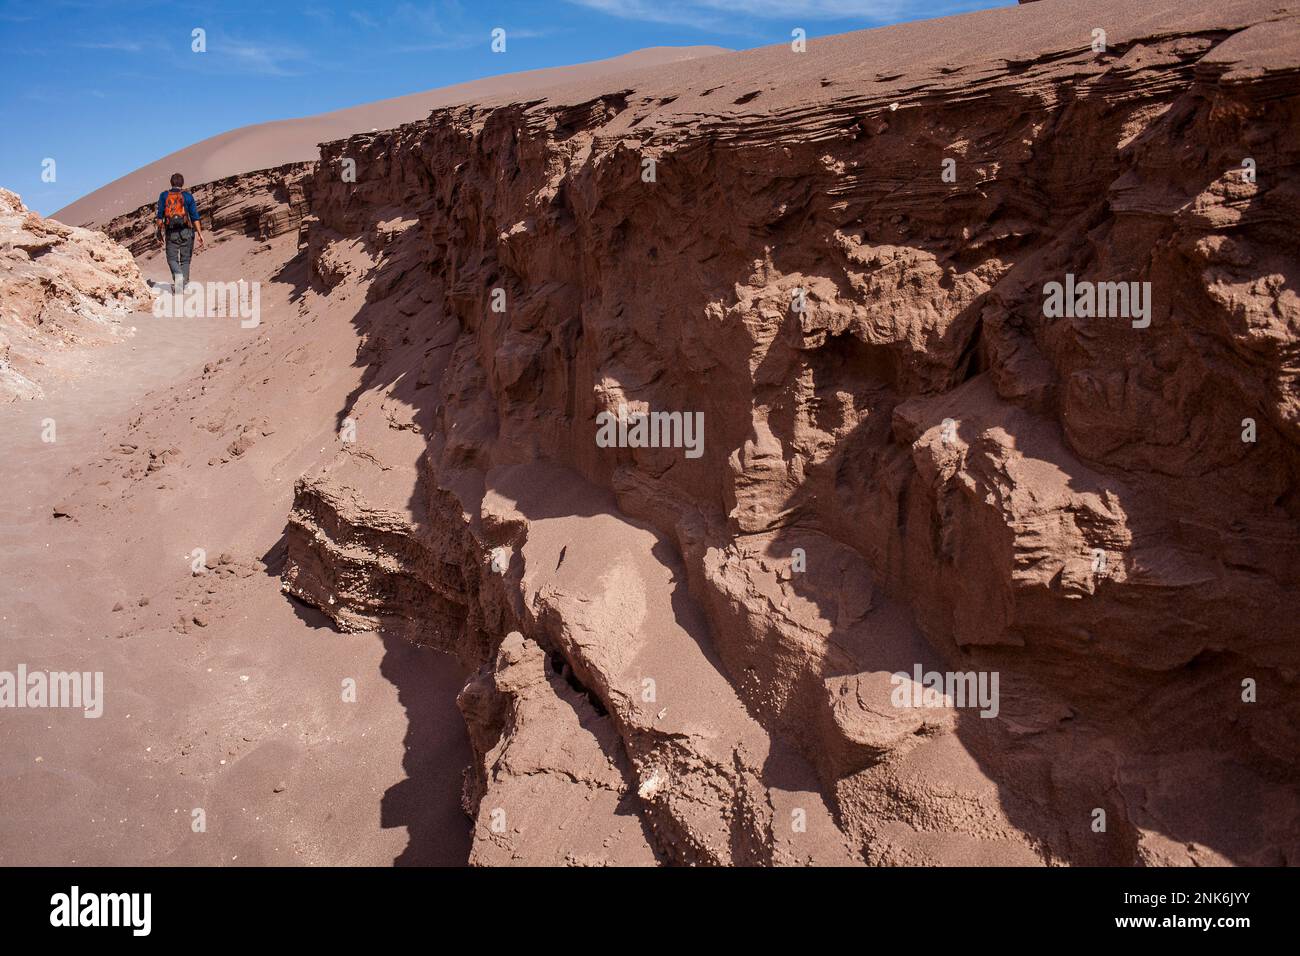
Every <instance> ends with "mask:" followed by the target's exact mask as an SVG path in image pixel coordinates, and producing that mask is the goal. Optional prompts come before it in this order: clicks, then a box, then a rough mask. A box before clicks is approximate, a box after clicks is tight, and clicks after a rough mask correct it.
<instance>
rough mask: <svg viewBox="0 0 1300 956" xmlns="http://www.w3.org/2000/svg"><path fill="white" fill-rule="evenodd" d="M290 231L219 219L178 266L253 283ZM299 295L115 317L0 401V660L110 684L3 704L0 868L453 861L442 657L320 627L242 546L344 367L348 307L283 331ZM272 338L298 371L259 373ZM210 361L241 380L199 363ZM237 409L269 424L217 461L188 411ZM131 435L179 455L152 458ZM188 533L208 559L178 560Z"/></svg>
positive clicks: (450, 725)
mask: <svg viewBox="0 0 1300 956" xmlns="http://www.w3.org/2000/svg"><path fill="white" fill-rule="evenodd" d="M285 242H289V243H291V242H292V240H291V239H289V238H288V237H282V241H281V242H280V243H278V244H273V247H274V248H270V249H268V248H267V247H262V248H254V244H252V243H251V242H248V241H246V240H241V239H236V240H231V241H229V242H227V243H223V244H221V245H218V246H217V247H215V248H214V249H212V250H210V251H209V252H208V253H207V254H206V255H205V256H202V257H200V258H199V259H198V260H197V262H198V263H199V264H201V265H202V268H203V271H204V277H207V278H221V279H227V280H229V279H234V278H237V277H240V276H249V277H257V276H258V275H259V273H260V274H261V275H262V276H263V278H264V281H265V280H269V278H270V276H271V275H273V274H275V273H276V272H277V271H278V268H279V266H280V265H281V264H282V263H283V262H284V260H285V259H287V258H289V257H290V256H291V255H292V248H291V246H288V245H284V243H285ZM142 265H143V266H144V267H145V271H146V275H149V276H151V277H158V278H161V270H159V269H158V268H157V265H156V262H153V261H152V259H151V260H150V261H148V262H145V263H142ZM196 271H197V266H196ZM294 294H295V288H294V284H293V283H292V282H291V281H278V282H269V281H265V285H264V289H263V313H264V321H263V324H262V326H261V327H260V328H258V329H256V330H253V331H249V330H243V329H240V328H239V325H238V323H237V322H234V321H232V320H222V319H201V320H193V319H191V320H171V321H167V320H159V319H155V318H154V317H153V316H152V315H149V314H147V313H144V314H140V315H137V316H134V317H132V318H130V319H129V320H127V324H128V325H135V326H136V328H137V330H138V331H137V333H136V335H135V337H134V338H132V339H131V340H128V341H126V342H124V343H122V344H119V345H113V346H107V347H104V348H101V349H96V350H91V351H89V352H87V353H86V356H85V360H84V364H85V370H84V373H83V374H81V375H80V376H79V377H78V378H76V379H75V380H73V381H70V382H68V383H65V384H63V385H58V386H56V387H54V388H53V389H51V390H50V391H51V395H50V397H48V398H47V399H44V400H42V401H39V402H26V403H20V404H12V405H9V406H5V407H2V408H0V435H3V437H4V447H5V455H4V456H3V458H2V459H0V484H2V485H3V487H4V489H5V491H4V494H3V496H0V670H7V671H11V672H12V671H16V670H17V668H18V665H19V664H25V665H26V666H27V668H28V670H29V671H35V670H78V671H92V672H94V671H102V672H103V674H104V700H105V703H104V713H103V716H101V717H99V718H98V719H88V718H86V717H85V716H83V713H82V712H81V711H80V710H71V709H48V708H47V709H4V710H0V864H69V863H80V864H141V863H144V864H148V863H184V864H230V863H234V864H291V863H312V864H380V865H383V864H388V863H391V862H393V861H394V860H397V861H399V862H403V863H458V862H463V861H464V860H465V858H466V854H467V851H468V845H469V823H468V821H467V820H466V819H465V817H464V816H463V814H462V813H461V811H460V809H459V791H460V783H461V780H460V769H461V768H462V767H464V766H465V765H466V763H467V762H468V760H469V753H468V746H467V743H466V741H465V739H464V730H463V725H462V723H461V720H460V716H459V714H458V713H457V711H456V707H455V702H454V701H455V694H456V692H457V690H458V689H459V687H460V686H461V683H462V678H461V675H460V674H459V673H458V672H457V670H456V667H455V665H454V664H453V663H451V662H450V660H449V659H448V658H444V657H442V656H440V655H438V654H436V653H435V652H432V651H427V650H421V649H417V648H414V647H412V646H410V645H408V644H406V643H404V642H400V641H384V640H380V639H379V638H378V637H377V636H375V635H356V634H353V635H344V634H337V633H335V632H334V631H332V630H331V629H330V628H329V627H328V626H326V625H325V623H324V621H323V619H322V618H321V617H320V616H318V615H315V614H314V612H311V611H308V610H306V609H303V608H298V607H296V606H295V605H294V604H292V603H291V602H290V601H288V600H287V599H286V598H285V597H284V596H283V595H282V594H281V593H280V590H279V581H278V579H277V578H276V577H274V576H272V575H269V574H267V573H265V571H264V570H263V569H262V568H261V567H260V565H259V564H258V563H257V560H256V559H260V558H262V557H263V556H264V555H267V554H268V553H271V554H272V555H273V554H274V548H275V545H276V543H277V541H278V539H279V535H280V531H281V529H282V527H283V524H284V516H285V515H286V514H287V512H288V507H289V504H290V501H291V497H292V485H293V479H294V478H295V477H296V476H297V474H299V473H301V471H300V470H298V469H302V468H304V467H306V464H307V463H309V462H310V461H312V460H314V458H315V456H316V455H317V454H319V451H320V449H321V448H322V447H323V446H324V444H325V443H326V442H327V441H328V440H329V439H330V437H331V434H330V433H331V432H332V429H333V427H334V425H333V422H334V417H335V415H336V414H337V411H338V410H339V408H340V407H342V404H343V402H344V400H345V397H346V395H347V394H348V392H349V390H350V389H352V388H353V387H354V386H355V385H356V382H357V380H358V375H359V372H358V370H356V369H354V368H351V362H350V352H351V350H353V349H355V343H356V333H355V331H354V330H353V329H352V327H351V325H350V324H349V323H348V322H347V321H346V316H339V317H335V318H330V319H321V320H319V323H320V324H318V325H316V326H314V327H313V328H312V330H311V333H312V334H311V335H309V336H308V337H306V338H303V337H301V334H300V333H301V326H302V325H303V324H310V323H313V322H317V320H316V319H314V318H312V317H304V316H301V315H299V314H298V312H297V309H296V308H295V307H294V306H293V305H292V303H291V297H292V296H293V295H294ZM326 322H328V323H329V326H328V328H322V326H323V325H324V323H326ZM314 346H319V347H320V350H321V351H320V353H319V354H313V353H312V348H313V347H314ZM289 351H294V352H297V353H300V354H299V356H298V359H297V360H296V361H298V362H299V364H303V365H305V366H307V367H306V368H304V369H300V370H299V371H301V372H302V374H303V375H304V376H305V377H307V378H310V379H311V381H312V385H311V387H310V388H304V387H303V383H302V382H298V381H295V382H289V383H286V382H284V381H281V380H280V379H283V378H291V377H292V376H281V377H280V378H279V379H277V378H276V377H275V376H273V375H272V374H271V372H272V370H273V368H274V367H276V366H280V367H282V366H283V364H284V362H285V361H286V358H285V354H286V352H289ZM236 355H238V356H239V361H238V363H237V362H236V361H234V360H233V357H234V356H236ZM223 356H230V357H231V360H229V361H228V362H227V364H226V365H223V366H221V367H222V368H226V369H229V368H232V367H234V366H235V365H236V364H238V367H239V370H240V375H239V376H238V377H236V375H235V374H234V373H233V372H226V373H224V374H223V375H221V376H216V375H214V374H208V373H205V372H204V371H203V370H204V367H205V364H208V365H209V367H212V364H213V363H215V362H216V361H217V360H218V359H219V358H220V357H223ZM340 357H341V361H340V360H339V359H340ZM272 389H279V390H280V391H279V393H277V394H271V390H272ZM295 396H296V397H297V399H298V400H297V401H295ZM253 418H255V419H256V421H257V422H259V427H260V429H261V431H265V432H267V433H268V434H267V436H266V437H263V438H262V440H261V441H260V443H259V444H258V445H257V447H254V448H251V449H250V450H249V451H248V452H247V453H245V454H242V455H241V456H239V457H238V458H237V459H235V460H232V461H229V462H227V461H225V460H224V459H217V458H213V457H212V455H213V450H212V446H213V445H214V443H220V444H221V445H223V446H224V445H225V444H227V443H228V442H229V436H228V435H225V434H220V433H217V432H213V431H208V430H205V429H204V428H201V427H197V426H198V425H199V424H201V423H203V422H205V421H210V420H213V419H217V420H221V421H226V420H229V421H230V422H234V423H238V422H240V421H242V420H244V419H250V420H251V419H253ZM46 419H53V420H54V421H55V423H56V428H57V441H55V442H54V443H46V442H43V441H42V440H41V432H42V423H43V422H44V420H46ZM259 434H260V432H259ZM142 437H143V438H146V439H147V440H148V442H149V444H148V445H147V446H146V445H145V443H144V441H142V440H141V439H142ZM124 442H125V443H126V445H125V446H123V444H122V443H124ZM131 444H134V445H136V446H137V447H136V448H135V449H134V451H131V452H128V451H126V450H125V449H126V448H129V446H130V445H131ZM149 448H156V449H158V450H162V449H168V448H175V449H176V450H177V451H176V453H175V454H174V455H169V456H168V459H167V460H166V463H165V466H164V467H162V468H161V469H157V470H155V471H153V472H150V471H148V470H147V468H148V465H149V460H150V459H149V458H148V449H149ZM226 457H229V456H226ZM55 503H58V504H59V505H60V510H65V511H68V512H70V514H71V517H70V518H55V517H53V515H52V510H53V509H52V506H53V505H54V504H55ZM196 546H203V547H205V548H206V550H207V551H208V552H209V553H208V557H207V563H208V565H209V566H210V567H212V568H213V569H214V570H211V571H207V572H205V573H202V574H199V575H193V574H192V573H191V567H190V560H189V558H188V557H187V555H188V554H189V553H190V552H191V550H192V548H193V547H196ZM223 553H225V554H228V555H229V556H230V557H229V558H228V559H227V563H226V564H225V565H221V564H220V563H219V561H220V559H219V557H218V556H219V555H221V554H223ZM142 600H146V601H147V603H144V604H142V603H141V601H142ZM117 605H120V606H121V607H120V609H119V610H114V608H115V606H117ZM196 616H197V617H198V618H199V620H201V621H202V622H203V626H199V624H198V623H196V621H195V617H196ZM345 679H351V680H353V681H355V685H356V701H355V702H349V701H345V700H344V699H343V696H344V695H343V691H342V688H343V682H344V680H345ZM277 791H278V792H277ZM196 810H201V811H202V817H203V820H204V823H205V824H206V829H205V830H202V831H201V832H196V825H195V818H196V814H195V811H196Z"/></svg>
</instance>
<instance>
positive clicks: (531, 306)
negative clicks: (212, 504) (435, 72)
mask: <svg viewBox="0 0 1300 956" xmlns="http://www.w3.org/2000/svg"><path fill="white" fill-rule="evenodd" d="M1055 6H1056V5H1054V4H1051V3H1044V4H1031V5H1028V6H1025V7H1023V8H1019V9H1015V8H1013V9H1008V10H1002V11H994V12H990V13H988V14H981V15H979V16H977V17H968V18H959V21H960V28H959V29H956V30H955V33H954V32H953V31H954V28H953V27H951V26H950V24H952V23H955V22H958V21H944V23H946V24H949V26H946V27H941V26H940V25H933V24H913V25H908V26H905V27H895V28H890V29H888V30H880V31H870V32H867V33H863V34H854V35H850V36H846V37H840V38H833V39H830V40H823V41H815V42H813V43H812V44H810V46H809V49H808V51H807V52H806V53H803V54H798V53H794V52H792V51H790V50H788V49H784V48H776V49H774V50H763V51H756V52H754V53H749V54H738V55H736V56H734V57H729V58H727V60H726V66H725V67H721V68H720V67H718V66H717V65H716V64H714V66H713V67H711V68H710V69H711V70H712V72H709V70H706V69H705V67H703V66H692V65H690V64H687V65H684V66H683V67H681V68H680V70H678V71H677V72H675V73H674V74H673V75H671V76H670V75H667V74H664V73H655V72H651V73H645V74H636V75H633V76H631V77H629V79H628V82H627V85H626V87H624V88H617V89H615V88H611V89H610V90H609V91H608V92H606V93H604V94H603V95H599V96H585V97H582V98H580V97H578V96H576V95H571V96H570V95H565V94H564V93H557V94H556V95H555V96H552V97H549V98H548V99H546V100H544V101H541V102H534V103H522V104H520V103H516V104H510V103H501V104H496V105H491V104H489V105H485V106H463V107H455V108H448V109H443V110H438V111H435V112H434V114H433V115H432V116H431V117H430V119H429V121H428V122H424V123H417V124H411V125H408V126H404V127H402V128H400V129H398V130H393V131H388V132H383V133H374V134H367V135H362V136H356V137H353V138H352V139H349V140H347V141H345V142H338V143H332V144H327V145H326V146H324V147H323V148H322V162H321V164H320V166H319V168H318V169H316V171H315V175H314V179H313V180H312V182H311V184H310V196H311V212H312V215H311V216H310V217H308V218H307V220H306V221H305V229H306V232H307V241H308V253H307V254H308V256H309V258H310V266H311V271H312V281H313V288H312V289H311V290H308V291H307V292H306V293H305V307H311V304H312V302H313V301H316V302H319V301H323V300H324V299H325V298H327V297H328V298H331V299H333V300H335V301H339V300H342V301H347V302H350V303H352V304H353V305H355V307H356V321H357V322H358V323H359V324H360V326H361V327H362V328H363V329H364V330H365V332H366V335H367V345H366V347H365V349H364V350H363V351H362V353H361V354H360V355H359V356H358V361H360V362H363V363H365V365H366V366H367V367H368V370H369V378H368V380H367V387H366V388H365V389H364V390H362V391H361V392H360V393H359V394H357V395H356V396H355V401H354V403H353V404H352V405H351V406H350V407H349V408H348V409H345V410H343V412H342V413H341V418H342V421H341V433H342V434H343V435H344V436H345V438H344V441H343V443H342V444H341V445H340V449H341V450H339V451H338V452H337V453H336V454H331V455H329V456H327V458H326V460H324V461H322V465H321V467H320V468H319V469H318V470H317V471H315V472H313V473H311V474H308V475H306V476H304V478H303V479H302V480H301V481H300V482H299V486H298V489H297V495H296V501H295V505H294V509H293V513H292V515H291V516H290V527H289V532H288V561H287V564H286V566H285V569H284V582H285V588H286V590H287V591H289V592H290V593H291V594H293V595H295V596H297V597H298V598H301V599H303V600H306V601H309V602H310V603H312V604H315V605H316V606H318V607H320V608H321V609H323V610H324V611H326V612H327V613H328V614H330V615H331V616H332V617H333V619H334V620H335V621H336V623H337V624H338V625H339V626H340V627H343V628H345V629H369V628H373V627H379V628H382V629H385V630H387V631H391V632H397V633H402V634H405V635H406V636H408V637H410V638H411V639H413V640H417V641H420V642H424V643H428V644H432V645H434V646H437V647H439V648H441V649H443V650H446V651H448V652H451V653H454V654H456V655H457V656H459V657H460V658H461V659H462V660H463V661H464V662H465V663H466V664H467V665H468V666H469V667H470V668H471V669H472V670H475V671H476V673H477V676H476V677H475V678H474V679H473V680H472V681H471V682H470V683H469V685H468V686H467V687H466V688H465V690H464V691H463V692H462V694H461V699H460V703H461V709H462V712H463V713H464V715H465V718H466V722H467V726H468V728H469V733H470V738H471V741H472V743H473V746H474V750H475V753H476V757H477V760H476V765H475V766H474V767H473V768H471V770H470V772H469V773H468V774H467V779H466V789H465V793H466V809H467V811H468V812H470V813H471V814H472V815H474V816H475V819H476V835H475V849H474V851H473V857H472V859H473V861H474V862H478V863H498V862H510V861H523V862H532V863H551V862H571V863H573V862H576V863H590V862H608V861H615V862H617V861H623V862H645V863H654V862H681V863H763V864H766V863H806V862H818V863H844V862H854V861H860V862H867V863H873V864H927V863H928V864H933V863H1034V862H1043V863H1050V864H1058V863H1071V864H1132V863H1150V864H1189V863H1191V864H1194V863H1216V862H1232V863H1246V864H1265V863H1270V864H1279V863H1286V862H1291V863H1294V862H1295V861H1296V860H1297V859H1300V800H1298V799H1297V790H1296V780H1295V770H1294V768H1295V764H1296V759H1297V756H1300V694H1298V693H1297V684H1296V680H1297V670H1298V669H1300V628H1297V625H1296V623H1295V620H1294V613H1295V608H1296V606H1297V597H1298V596H1300V572H1298V571H1297V567H1298V566H1300V562H1298V560H1297V559H1300V494H1298V493H1297V487H1300V483H1298V482H1297V478H1298V476H1300V401H1298V397H1300V396H1298V392H1297V370H1298V368H1300V364H1298V361H1300V347H1298V345H1297V342H1298V341H1300V299H1298V298H1297V291H1296V288H1297V287H1296V283H1297V279H1298V278H1300V273H1298V272H1297V261H1300V260H1298V259H1297V252H1298V251H1300V250H1298V246H1300V242H1298V241H1297V239H1296V233H1295V229H1294V223H1295V221H1296V217H1297V214H1298V213H1300V191H1298V189H1297V183H1300V178H1297V173H1298V172H1300V168H1298V167H1300V115H1297V110H1298V104H1300V100H1297V95H1298V94H1300V18H1298V17H1297V13H1296V11H1295V10H1292V9H1290V8H1287V7H1282V6H1279V5H1278V4H1276V3H1255V2H1237V3H1218V4H1208V3H1195V4H1184V5H1181V6H1180V7H1179V12H1178V15H1177V16H1176V17H1172V16H1170V15H1163V17H1162V15H1161V14H1160V12H1159V11H1154V12H1153V11H1152V10H1150V9H1147V8H1143V10H1142V11H1136V10H1132V9H1130V8H1128V7H1126V6H1125V5H1119V4H1093V5H1088V4H1084V5H1083V6H1084V7H1085V8H1087V9H1085V10H1084V11H1083V13H1087V14H1089V16H1086V17H1081V18H1076V19H1074V20H1072V21H1071V22H1070V23H1062V22H1061V17H1060V16H1059V11H1058V12H1054V8H1055ZM1094 8H1095V9H1094ZM1072 9H1073V8H1072ZM1094 20H1097V21H1099V22H1100V23H1102V24H1104V27H1105V29H1106V30H1107V34H1108V36H1107V47H1106V49H1105V51H1104V52H1095V51H1094V50H1092V49H1090V47H1089V30H1090V29H1091V27H1092V25H1093V21H1094ZM1012 23H1014V24H1016V26H1017V28H1018V30H1019V33H1018V34H1017V35H1016V37H1015V38H1014V40H1012V39H1000V38H1001V37H1003V35H1004V34H1009V32H1010V31H1009V30H1008V29H1007V25H1008V24H1012ZM941 30H948V31H950V33H952V35H950V33H942V34H941ZM954 36H955V37H957V38H958V39H956V40H954ZM1026 38H1028V39H1026ZM954 44H955V45H954ZM954 50H955V51H956V52H954ZM719 75H720V76H721V79H720V80H718V81H717V82H714V83H712V85H710V84H709V83H706V82H703V80H705V79H708V78H709V77H714V78H715V79H716V78H717V77H718V76H719ZM345 160H352V161H354V162H355V169H356V182H350V181H346V180H345V179H344V177H343V176H342V175H341V172H342V170H343V168H344V166H345V163H344V161H345ZM949 160H952V161H953V162H952V163H949V162H947V161H949ZM1248 160H1249V162H1247V161H1248ZM1067 276H1070V277H1073V278H1071V279H1067ZM1053 282H1060V283H1062V284H1066V283H1080V284H1081V283H1085V282H1090V283H1099V282H1114V283H1125V284H1128V283H1135V284H1136V285H1135V286H1132V287H1131V288H1130V287H1129V286H1128V285H1126V286H1125V289H1126V291H1129V292H1131V293H1132V299H1131V301H1130V302H1129V306H1130V308H1129V309H1128V310H1126V311H1125V312H1124V314H1121V315H1115V314H1111V315H1103V316H1101V317H1089V316H1088V315H1087V309H1086V307H1085V306H1083V304H1082V303H1077V304H1078V305H1079V306H1080V307H1079V308H1072V309H1069V310H1067V312H1066V314H1061V315H1058V316H1055V317H1050V316H1049V315H1048V314H1047V313H1049V312H1051V311H1052V310H1051V309H1050V308H1045V298H1046V297H1047V294H1048V287H1049V283H1053ZM1144 283H1149V286H1145V285H1143V284H1144ZM1115 288H1116V289H1117V288H1118V287H1115ZM1144 290H1149V292H1148V293H1147V295H1148V297H1147V298H1146V299H1145V305H1143V306H1139V302H1141V301H1143V299H1142V297H1143V294H1144ZM1116 294H1117V293H1116ZM1116 301H1118V300H1116ZM1144 312H1145V314H1143V313H1144ZM620 406H626V407H627V408H628V409H630V411H631V412H633V413H635V412H638V411H647V410H649V411H655V412H660V411H662V412H682V413H697V412H698V413H702V415H703V442H702V447H701V449H700V454H699V456H698V457H693V456H692V455H688V454H687V453H686V452H687V449H685V448H682V447H669V448H632V447H601V445H600V444H598V442H597V440H596V436H597V431H598V416H599V415H601V413H607V412H612V413H614V414H617V413H618V411H619V408H620ZM507 635H509V636H507ZM917 667H919V668H920V669H921V670H922V671H923V672H925V671H938V672H946V671H953V672H974V673H977V674H982V675H984V676H986V677H988V676H990V675H996V678H997V680H998V685H997V697H996V702H995V705H994V706H993V707H985V708H983V710H984V712H985V713H990V711H996V715H995V716H994V715H992V714H990V715H989V716H981V710H980V708H978V707H966V708H929V707H917V706H912V704H913V701H912V700H911V699H910V698H909V699H908V700H906V701H903V702H902V705H900V699H899V697H898V695H897V694H896V693H895V691H896V690H897V685H898V682H897V681H894V680H893V679H891V675H892V674H894V673H896V672H906V673H908V674H912V673H914V671H915V669H916V668H917ZM1102 811H1104V826H1102V825H1100V824H1101V820H1102V816H1101V812H1102Z"/></svg>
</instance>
